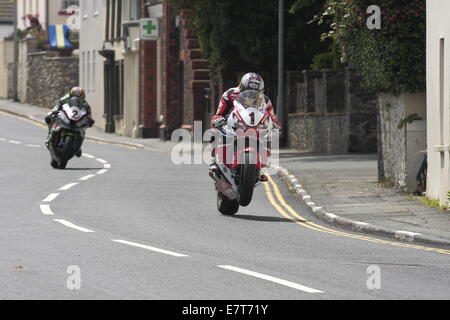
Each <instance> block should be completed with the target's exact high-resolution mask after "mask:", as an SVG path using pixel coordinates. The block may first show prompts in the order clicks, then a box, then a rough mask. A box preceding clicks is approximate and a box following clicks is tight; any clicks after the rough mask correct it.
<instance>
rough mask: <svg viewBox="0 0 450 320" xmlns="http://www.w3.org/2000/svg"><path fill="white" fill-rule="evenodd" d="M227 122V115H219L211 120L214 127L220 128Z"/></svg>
mask: <svg viewBox="0 0 450 320" xmlns="http://www.w3.org/2000/svg"><path fill="white" fill-rule="evenodd" d="M226 124H227V120H226V119H225V117H222V116H220V117H217V118H216V119H213V120H212V121H211V125H212V126H213V128H220V127H223V126H224V125H226Z"/></svg>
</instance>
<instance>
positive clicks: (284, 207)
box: [264, 177, 450, 255]
mask: <svg viewBox="0 0 450 320" xmlns="http://www.w3.org/2000/svg"><path fill="white" fill-rule="evenodd" d="M264 188H265V190H266V195H267V198H268V199H269V202H270V203H271V204H272V206H273V207H275V209H276V210H277V211H278V212H279V213H280V214H281V215H282V216H284V217H285V218H287V219H289V220H291V221H293V222H295V223H296V224H298V225H300V226H302V227H305V228H308V229H310V230H314V231H319V232H324V233H328V234H332V235H336V236H341V237H347V238H353V239H359V240H364V241H370V242H375V243H382V244H387V245H393V246H398V247H404V248H411V249H419V250H426V251H432V252H437V253H443V254H448V255H450V250H445V249H439V248H431V247H424V246H418V245H412V244H408V243H402V242H396V241H389V240H383V239H378V238H373V237H367V236H362V235H356V234H351V233H347V232H342V231H337V230H333V229H330V228H326V227H324V226H321V225H319V224H316V223H314V222H312V221H308V220H307V219H306V218H304V217H302V216H301V215H300V214H299V213H297V211H295V210H294V209H293V208H292V207H291V206H290V205H289V204H287V203H286V201H285V200H284V198H283V196H282V195H281V193H280V189H279V188H278V185H277V184H276V183H275V181H274V180H273V179H272V178H271V177H269V181H268V182H265V183H264Z"/></svg>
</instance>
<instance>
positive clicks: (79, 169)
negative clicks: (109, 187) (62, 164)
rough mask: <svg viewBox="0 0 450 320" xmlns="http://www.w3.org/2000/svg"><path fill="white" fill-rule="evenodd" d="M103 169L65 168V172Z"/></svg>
mask: <svg viewBox="0 0 450 320" xmlns="http://www.w3.org/2000/svg"><path fill="white" fill-rule="evenodd" d="M101 169H103V168H66V169H65V170H69V171H98V170H101Z"/></svg>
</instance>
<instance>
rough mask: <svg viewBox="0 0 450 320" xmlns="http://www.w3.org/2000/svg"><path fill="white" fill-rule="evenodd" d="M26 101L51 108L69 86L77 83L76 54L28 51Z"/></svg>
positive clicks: (77, 62) (77, 60)
mask: <svg viewBox="0 0 450 320" xmlns="http://www.w3.org/2000/svg"><path fill="white" fill-rule="evenodd" d="M27 68H28V77H27V93H26V97H27V101H26V102H28V103H30V104H32V105H36V106H40V107H45V108H52V107H53V106H54V105H55V103H56V102H57V101H58V100H59V99H60V98H61V97H62V96H64V95H65V94H67V92H68V91H69V90H70V88H72V87H74V86H78V85H79V59H78V56H70V57H58V56H53V54H51V53H49V52H36V53H29V54H28V57H27Z"/></svg>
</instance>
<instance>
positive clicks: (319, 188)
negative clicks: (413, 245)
mask: <svg viewBox="0 0 450 320" xmlns="http://www.w3.org/2000/svg"><path fill="white" fill-rule="evenodd" d="M278 174H279V175H280V177H281V178H282V179H283V180H284V181H285V183H287V184H288V185H289V187H290V189H291V191H292V192H294V193H295V194H296V195H297V196H298V198H299V200H300V201H303V202H305V203H306V204H307V205H308V206H309V208H310V210H311V211H312V212H313V213H314V214H315V215H316V216H318V217H319V218H321V219H323V220H326V221H329V222H331V223H333V224H336V225H341V226H344V227H348V228H351V229H354V230H357V231H361V232H366V233H372V234H379V235H384V236H388V237H394V238H397V239H400V240H403V241H407V242H420V243H426V244H433V245H438V246H439V245H440V246H445V247H448V246H450V212H449V211H448V210H438V209H434V208H431V207H429V206H427V205H425V204H422V203H420V202H419V200H418V199H417V197H416V198H415V199H414V198H413V197H411V195H410V194H408V193H406V192H402V191H400V190H398V189H396V188H394V187H389V186H386V185H383V184H379V183H378V171H377V155H376V154H351V155H317V154H310V153H302V152H298V151H295V150H282V151H281V152H280V167H279V168H278Z"/></svg>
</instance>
